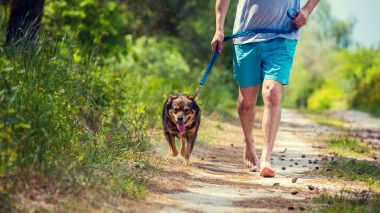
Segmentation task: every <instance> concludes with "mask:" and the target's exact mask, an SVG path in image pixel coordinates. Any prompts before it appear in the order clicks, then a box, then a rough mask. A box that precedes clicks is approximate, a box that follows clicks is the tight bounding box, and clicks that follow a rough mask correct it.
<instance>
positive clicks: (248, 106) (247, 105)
mask: <svg viewBox="0 0 380 213" xmlns="http://www.w3.org/2000/svg"><path fill="white" fill-rule="evenodd" d="M255 102H256V101H255V99H253V98H252V99H251V98H239V103H238V108H239V110H242V111H249V110H253V108H254V107H255V105H256V103H255Z"/></svg>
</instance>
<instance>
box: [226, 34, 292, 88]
mask: <svg viewBox="0 0 380 213" xmlns="http://www.w3.org/2000/svg"><path fill="white" fill-rule="evenodd" d="M296 46H297V40H289V39H285V38H275V39H271V40H268V41H263V42H252V43H247V44H235V45H234V58H233V62H234V78H235V79H236V80H237V82H238V84H239V86H240V87H250V86H254V85H257V84H261V83H262V82H263V80H264V79H271V80H275V81H278V82H280V83H282V84H284V85H288V84H289V75H290V70H291V69H292V65H293V58H294V53H295V50H296Z"/></svg>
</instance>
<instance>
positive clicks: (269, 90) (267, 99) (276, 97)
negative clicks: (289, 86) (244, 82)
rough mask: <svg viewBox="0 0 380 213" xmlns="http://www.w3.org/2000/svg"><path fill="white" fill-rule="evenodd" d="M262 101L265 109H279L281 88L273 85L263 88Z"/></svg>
mask: <svg viewBox="0 0 380 213" xmlns="http://www.w3.org/2000/svg"><path fill="white" fill-rule="evenodd" d="M262 94H263V99H264V105H265V106H266V107H279V106H280V103H281V96H282V88H281V87H278V86H275V85H267V86H264V87H263V91H262Z"/></svg>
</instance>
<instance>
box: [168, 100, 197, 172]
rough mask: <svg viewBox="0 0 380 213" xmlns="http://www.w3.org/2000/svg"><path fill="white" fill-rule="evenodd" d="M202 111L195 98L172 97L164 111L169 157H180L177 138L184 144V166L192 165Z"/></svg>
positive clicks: (182, 151) (182, 152) (182, 150)
mask: <svg viewBox="0 0 380 213" xmlns="http://www.w3.org/2000/svg"><path fill="white" fill-rule="evenodd" d="M200 123H201V111H200V108H199V106H198V104H197V103H196V102H195V96H189V95H183V94H176V95H170V96H169V97H168V98H167V99H166V101H165V104H164V107H163V110H162V126H163V130H164V134H165V138H166V141H167V142H168V143H169V153H168V155H169V156H172V157H175V156H177V155H178V151H177V147H176V143H175V138H176V137H177V138H179V139H180V140H181V142H182V146H181V155H182V157H184V161H183V164H184V165H190V154H191V152H192V151H193V147H194V144H195V140H196V139H197V135H198V129H199V125H200Z"/></svg>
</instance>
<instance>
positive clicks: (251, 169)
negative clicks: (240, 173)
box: [249, 165, 259, 172]
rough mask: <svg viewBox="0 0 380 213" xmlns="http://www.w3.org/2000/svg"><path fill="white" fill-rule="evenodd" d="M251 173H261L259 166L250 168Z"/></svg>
mask: <svg viewBox="0 0 380 213" xmlns="http://www.w3.org/2000/svg"><path fill="white" fill-rule="evenodd" d="M249 171H250V172H257V171H259V167H258V166H255V165H252V166H251V167H250V168H249Z"/></svg>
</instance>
